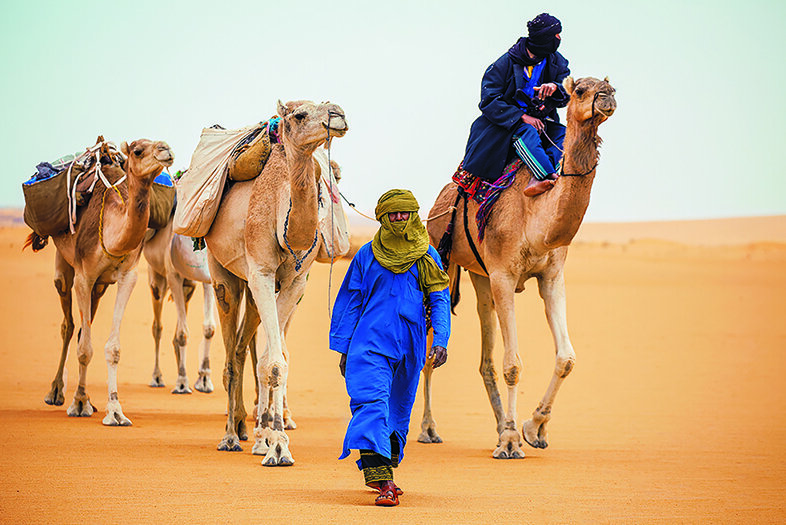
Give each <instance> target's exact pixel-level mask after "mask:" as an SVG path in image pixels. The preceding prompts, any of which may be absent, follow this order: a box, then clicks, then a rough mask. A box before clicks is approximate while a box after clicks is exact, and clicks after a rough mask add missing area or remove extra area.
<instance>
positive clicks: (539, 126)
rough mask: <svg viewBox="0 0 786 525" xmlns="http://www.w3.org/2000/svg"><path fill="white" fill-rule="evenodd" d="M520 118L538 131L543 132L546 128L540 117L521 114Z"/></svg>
mask: <svg viewBox="0 0 786 525" xmlns="http://www.w3.org/2000/svg"><path fill="white" fill-rule="evenodd" d="M521 120H523V121H524V123H526V124H529V125H530V126H532V127H533V128H535V129H536V130H538V133H543V132H544V131H545V130H546V125H545V124H544V123H543V121H542V120H540V119H537V118H535V117H530V116H529V115H522V116H521Z"/></svg>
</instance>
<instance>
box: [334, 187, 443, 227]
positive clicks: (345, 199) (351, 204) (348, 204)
mask: <svg viewBox="0 0 786 525" xmlns="http://www.w3.org/2000/svg"><path fill="white" fill-rule="evenodd" d="M338 194H339V195H341V198H342V199H344V202H346V203H347V206H349V207H350V208H352V209H353V210H355V212H357V214H358V215H360V216H361V217H365V218H366V219H368V220H370V221H374V222H377V219H376V218H375V217H369V216H368V215H366V214H365V213H363V212H361V211H360V210H358V209H357V208H356V207H355V204H354V203H352V202H349V201H348V200H347V198H346V197H345V196H344V194H343V193H341V192H340V191H339V192H338ZM455 209H456V208H455V206H450V207H449V208H448V209H447V210H445V211H443V212H442V213H440V214H439V215H434V216H433V217H427V218H425V219H420V220H421V221H422V222H428V221H433V220H434V219H438V218H439V217H442V216H443V215H447V214H448V213H450V212H452V211H453V210H455Z"/></svg>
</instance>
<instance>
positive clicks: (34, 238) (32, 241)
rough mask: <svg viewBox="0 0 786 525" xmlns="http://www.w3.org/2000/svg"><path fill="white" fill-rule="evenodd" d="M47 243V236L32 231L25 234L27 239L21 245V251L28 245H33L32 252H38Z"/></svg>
mask: <svg viewBox="0 0 786 525" xmlns="http://www.w3.org/2000/svg"><path fill="white" fill-rule="evenodd" d="M47 244H49V236H48V235H46V236H43V237H42V236H41V235H38V234H37V233H36V232H32V233H31V234H30V235H28V236H27V240H25V245H24V246H22V251H24V249H25V248H27V247H28V246H32V247H33V251H34V252H38V251H41V250H43V249H44V247H45V246H46V245H47Z"/></svg>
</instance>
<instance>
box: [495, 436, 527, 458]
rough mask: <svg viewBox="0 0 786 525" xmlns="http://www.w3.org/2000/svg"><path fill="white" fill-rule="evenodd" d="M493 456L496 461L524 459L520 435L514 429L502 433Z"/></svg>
mask: <svg viewBox="0 0 786 525" xmlns="http://www.w3.org/2000/svg"><path fill="white" fill-rule="evenodd" d="M492 456H493V457H494V459H522V458H524V451H523V450H522V449H521V439H519V433H518V432H516V431H515V430H512V429H508V430H504V431H502V434H500V436H499V444H498V445H497V448H496V449H495V450H494V453H493V454H492Z"/></svg>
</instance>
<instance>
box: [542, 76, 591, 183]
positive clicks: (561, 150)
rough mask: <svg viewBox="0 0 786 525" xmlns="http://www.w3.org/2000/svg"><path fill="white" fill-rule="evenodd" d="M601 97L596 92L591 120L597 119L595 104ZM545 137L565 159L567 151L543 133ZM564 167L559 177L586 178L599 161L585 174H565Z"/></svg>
mask: <svg viewBox="0 0 786 525" xmlns="http://www.w3.org/2000/svg"><path fill="white" fill-rule="evenodd" d="M599 95H600V91H596V92H595V96H594V97H592V116H591V117H590V120H592V119H594V118H595V102H597V101H598V96H599ZM543 135H544V136H545V137H546V139H547V140H548V141H549V142H551V145H552V146H554V147H555V148H557V149H558V150H559V152H560V153H562V155H563V157H564V155H565V151H564V150H563V149H562V148H560V147H559V146H557V145H556V144H554V141H553V140H551V137H549V136H548V135H547V134H546V133H543ZM564 165H565V163H564V162H561V163H560V166H559V176H560V177H585V176H587V175H589V174H590V173H592V172H593V171H595V168H597V167H598V161H597V160H596V161H595V164H594V165H593V166H592V167H591V168H590V169H589V170H588V171H585V172H584V173H565V168H564Z"/></svg>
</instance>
